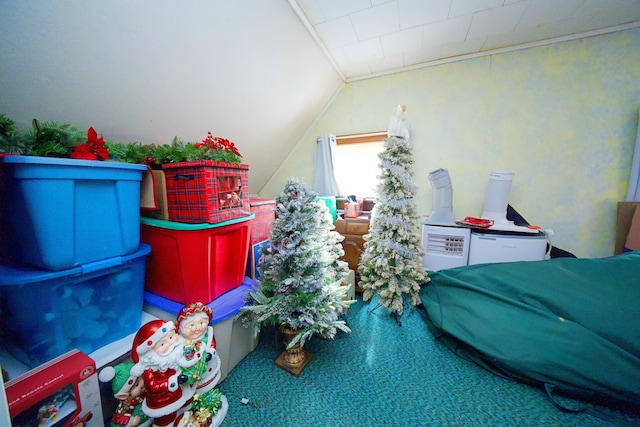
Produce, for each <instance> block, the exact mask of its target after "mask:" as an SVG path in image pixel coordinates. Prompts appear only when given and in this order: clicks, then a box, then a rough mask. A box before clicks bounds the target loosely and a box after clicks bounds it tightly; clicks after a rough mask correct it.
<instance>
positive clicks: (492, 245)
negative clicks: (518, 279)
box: [469, 230, 547, 265]
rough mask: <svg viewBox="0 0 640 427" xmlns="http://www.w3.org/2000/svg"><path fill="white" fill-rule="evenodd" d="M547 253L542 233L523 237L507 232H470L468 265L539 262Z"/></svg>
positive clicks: (545, 239) (545, 241)
mask: <svg viewBox="0 0 640 427" xmlns="http://www.w3.org/2000/svg"><path fill="white" fill-rule="evenodd" d="M546 251H547V236H546V235H545V234H544V233H542V232H537V233H536V234H531V235H523V234H516V233H509V232H484V231H477V230H473V231H471V241H470V245H469V265H473V264H482V263H491V262H512V261H540V260H543V259H544V258H545V254H546Z"/></svg>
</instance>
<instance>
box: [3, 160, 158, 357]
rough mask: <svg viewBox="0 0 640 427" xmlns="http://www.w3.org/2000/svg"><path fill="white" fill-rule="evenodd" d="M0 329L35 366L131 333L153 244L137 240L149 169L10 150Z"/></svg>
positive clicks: (5, 187)
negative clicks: (16, 153) (143, 181)
mask: <svg viewBox="0 0 640 427" xmlns="http://www.w3.org/2000/svg"><path fill="white" fill-rule="evenodd" d="M2 170H3V172H2V175H3V180H4V184H3V185H2V191H0V198H1V199H2V200H0V206H2V207H3V209H2V219H1V222H0V234H1V235H2V241H3V243H4V251H5V253H4V254H3V255H4V256H3V257H2V264H0V301H1V302H0V304H1V305H0V313H1V314H2V315H1V316H0V322H1V325H0V331H1V332H0V334H1V335H2V342H3V343H4V344H5V347H6V349H7V350H8V351H9V353H11V354H12V355H13V356H14V357H15V358H16V359H18V360H20V361H22V362H24V363H25V364H27V365H29V366H30V367H32V368H34V367H36V366H39V365H41V364H43V363H45V362H47V361H49V360H51V359H53V358H55V357H57V356H59V355H61V354H63V353H66V352H67V351H70V350H72V349H75V348H77V349H79V350H81V351H82V352H84V353H87V354H88V353H91V352H93V351H95V350H97V349H99V348H101V347H103V346H105V345H107V344H110V343H112V342H114V341H117V340H119V339H121V338H124V337H126V336H127V335H129V334H132V333H134V332H135V331H136V330H137V329H138V328H139V327H140V322H141V315H142V301H143V291H144V289H143V288H144V276H145V267H146V261H147V256H148V255H149V253H150V250H151V248H150V247H149V245H146V244H141V243H140V226H139V222H140V182H141V179H142V173H143V171H144V170H146V167H145V166H141V165H131V164H126V163H118V162H102V161H92V160H75V159H62V158H49V157H36V156H4V157H3V158H2Z"/></svg>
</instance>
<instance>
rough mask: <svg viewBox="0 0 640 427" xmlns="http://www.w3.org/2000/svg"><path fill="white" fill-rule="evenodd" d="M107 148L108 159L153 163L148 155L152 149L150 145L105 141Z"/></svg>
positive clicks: (134, 162)
mask: <svg viewBox="0 0 640 427" xmlns="http://www.w3.org/2000/svg"><path fill="white" fill-rule="evenodd" d="M105 145H106V146H107V150H109V159H111V160H115V161H117V162H124V163H133V164H148V163H154V162H155V160H154V159H153V158H152V157H151V156H150V155H151V151H152V150H153V146H152V145H145V144H141V143H139V142H130V143H128V144H123V143H121V142H111V141H105Z"/></svg>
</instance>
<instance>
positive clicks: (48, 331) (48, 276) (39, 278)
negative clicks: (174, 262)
mask: <svg viewBox="0 0 640 427" xmlns="http://www.w3.org/2000/svg"><path fill="white" fill-rule="evenodd" d="M150 251H151V248H150V247H149V245H145V244H141V245H140V247H139V248H138V250H137V251H135V252H134V253H133V254H130V255H125V256H122V257H114V258H110V259H107V260H101V261H97V262H93V263H89V264H84V265H81V266H78V267H74V268H71V269H67V270H62V271H47V270H41V269H35V268H28V267H24V266H16V265H0V311H1V312H2V316H0V324H1V327H0V335H1V336H2V343H3V344H4V345H5V347H6V348H7V350H8V351H9V352H10V353H11V354H13V356H14V357H15V358H16V359H18V360H20V361H22V362H24V363H26V364H27V365H29V366H31V367H32V368H34V367H36V366H38V365H41V364H42V363H45V362H47V361H49V360H51V359H53V358H55V357H57V356H59V355H61V354H63V353H66V352H67V351H70V350H73V349H74V348H77V349H79V350H81V351H82V352H84V353H87V354H88V353H91V352H93V351H95V350H97V349H99V348H100V347H103V346H105V345H107V344H110V343H112V342H114V341H117V340H119V339H121V338H124V337H126V336H127V335H129V334H132V333H134V332H136V331H137V330H138V328H139V327H140V321H141V318H142V299H143V298H142V296H143V292H144V273H145V264H146V259H147V255H149V253H150Z"/></svg>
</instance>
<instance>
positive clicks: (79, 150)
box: [71, 127, 109, 160]
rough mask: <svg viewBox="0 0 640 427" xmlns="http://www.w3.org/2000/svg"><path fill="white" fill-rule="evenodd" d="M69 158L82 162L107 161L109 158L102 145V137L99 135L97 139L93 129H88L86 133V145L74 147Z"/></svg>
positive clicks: (96, 133)
mask: <svg viewBox="0 0 640 427" xmlns="http://www.w3.org/2000/svg"><path fill="white" fill-rule="evenodd" d="M71 158H72V159H82V160H107V159H108V158H109V151H108V150H107V147H106V146H105V144H104V137H103V136H102V135H100V137H99V138H98V132H96V131H95V129H94V128H92V127H90V128H89V130H88V131H87V143H86V144H80V145H76V146H74V147H73V152H72V153H71Z"/></svg>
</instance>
